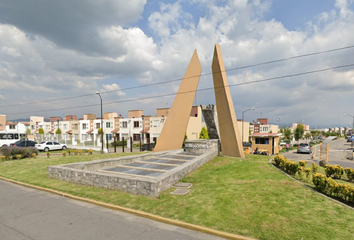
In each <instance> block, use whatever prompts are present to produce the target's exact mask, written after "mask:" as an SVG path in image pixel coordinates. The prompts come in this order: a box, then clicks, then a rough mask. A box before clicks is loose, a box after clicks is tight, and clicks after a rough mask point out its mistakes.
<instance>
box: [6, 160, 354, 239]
mask: <svg viewBox="0 0 354 240" xmlns="http://www.w3.org/2000/svg"><path fill="white" fill-rule="evenodd" d="M129 154H130V153H125V154H96V155H84V156H66V157H62V156H55V157H54V156H53V157H50V158H37V159H30V160H20V161H6V162H2V163H0V175H1V176H3V177H7V178H11V179H14V180H17V181H21V182H26V183H30V184H34V185H38V186H42V187H46V188H51V189H55V190H59V191H63V192H67V193H70V194H73V195H77V196H81V197H87V198H90V199H94V200H99V201H102V202H107V203H111V204H115V205H119V206H124V207H128V208H132V209H136V210H141V211H145V212H149V213H153V214H156V215H160V216H163V217H168V218H172V219H177V220H181V221H184V222H188V223H192V224H197V225H201V226H206V227H209V228H214V229H217V230H221V231H226V232H230V233H235V234H241V235H245V236H251V237H255V238H259V239H301V238H303V239H304V240H305V239H331V240H332V239H352V238H353V236H354V210H353V209H350V208H348V207H345V206H342V205H341V204H339V203H336V202H334V201H332V200H330V199H327V198H325V197H323V196H321V195H319V194H317V193H315V192H313V191H311V190H309V189H307V188H305V187H304V186H303V185H301V184H299V183H298V182H296V181H294V180H292V179H290V178H288V177H287V176H285V175H284V174H282V173H281V172H280V171H278V170H277V169H276V168H274V167H273V166H271V165H270V164H269V157H267V156H260V155H247V159H236V158H229V157H217V158H216V159H214V160H212V161H210V162H209V163H207V164H205V165H204V166H203V167H201V168H200V169H198V170H197V171H195V172H193V173H192V174H189V175H188V176H186V177H185V178H184V179H183V181H184V182H190V183H193V187H192V190H191V192H190V193H189V194H188V195H186V196H176V195H170V194H169V192H170V191H172V189H171V190H169V191H167V192H165V193H163V194H161V195H160V197H159V198H156V199H154V198H151V197H146V196H135V195H131V194H127V193H123V192H118V191H110V190H104V189H99V188H95V187H88V186H81V185H75V184H71V183H66V182H61V181H59V180H55V179H50V178H48V177H47V166H49V165H56V164H64V163H71V162H79V161H88V160H93V159H100V158H107V157H113V156H123V155H129ZM135 154H136V153H135Z"/></svg>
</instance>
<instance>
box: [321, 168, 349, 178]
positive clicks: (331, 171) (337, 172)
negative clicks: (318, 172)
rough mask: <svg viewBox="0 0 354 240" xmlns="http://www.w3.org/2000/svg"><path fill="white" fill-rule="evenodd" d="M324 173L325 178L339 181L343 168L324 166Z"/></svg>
mask: <svg viewBox="0 0 354 240" xmlns="http://www.w3.org/2000/svg"><path fill="white" fill-rule="evenodd" d="M325 172H326V176H327V177H333V178H335V179H340V178H341V177H342V175H343V173H344V170H343V167H342V166H340V165H326V166H325Z"/></svg>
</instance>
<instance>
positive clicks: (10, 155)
mask: <svg viewBox="0 0 354 240" xmlns="http://www.w3.org/2000/svg"><path fill="white" fill-rule="evenodd" d="M0 152H1V154H2V155H3V156H5V159H6V160H12V159H21V158H31V157H33V154H36V155H38V149H37V148H23V147H2V148H1V150H0Z"/></svg>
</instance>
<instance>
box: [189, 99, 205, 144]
mask: <svg viewBox="0 0 354 240" xmlns="http://www.w3.org/2000/svg"><path fill="white" fill-rule="evenodd" d="M202 127H203V125H202V109H201V107H200V106H194V107H193V108H192V111H191V114H190V117H189V122H188V126H187V131H186V133H187V138H188V139H199V134H200V131H201V130H202Z"/></svg>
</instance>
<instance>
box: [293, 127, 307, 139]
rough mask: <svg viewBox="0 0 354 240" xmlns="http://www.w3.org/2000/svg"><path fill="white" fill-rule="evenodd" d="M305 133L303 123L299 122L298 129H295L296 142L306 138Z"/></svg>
mask: <svg viewBox="0 0 354 240" xmlns="http://www.w3.org/2000/svg"><path fill="white" fill-rule="evenodd" d="M304 132H305V127H304V125H303V124H302V123H301V122H299V123H298V124H297V127H296V128H295V133H294V137H295V140H296V141H299V140H300V139H301V138H302V137H303V136H304Z"/></svg>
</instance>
